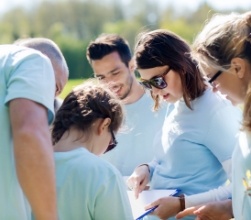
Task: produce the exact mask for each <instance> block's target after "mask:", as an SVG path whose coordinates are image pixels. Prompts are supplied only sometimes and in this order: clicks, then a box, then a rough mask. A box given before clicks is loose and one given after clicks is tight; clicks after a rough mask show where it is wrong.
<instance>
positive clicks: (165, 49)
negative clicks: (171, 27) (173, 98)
mask: <svg viewBox="0 0 251 220" xmlns="http://www.w3.org/2000/svg"><path fill="white" fill-rule="evenodd" d="M135 61H136V68H137V69H150V68H154V67H158V66H165V65H168V66H169V67H170V68H171V69H173V70H174V71H176V72H177V73H178V74H179V75H180V78H181V83H182V88H183V98H184V101H185V103H186V105H187V106H188V107H189V108H190V109H192V107H191V103H190V102H191V100H194V99H195V98H197V97H199V96H201V95H202V94H203V92H204V90H205V82H204V79H203V77H202V75H201V74H200V72H199V70H198V68H197V63H196V62H195V61H194V60H193V59H192V58H191V56H190V47H189V45H188V44H187V43H186V42H185V40H183V39H182V38H180V37H179V36H177V35H176V34H174V33H172V32H170V31H167V30H162V29H158V30H155V31H150V32H146V33H142V34H140V35H139V37H138V41H137V43H136V45H135ZM153 98H154V100H155V109H157V108H158V106H159V99H158V97H153Z"/></svg>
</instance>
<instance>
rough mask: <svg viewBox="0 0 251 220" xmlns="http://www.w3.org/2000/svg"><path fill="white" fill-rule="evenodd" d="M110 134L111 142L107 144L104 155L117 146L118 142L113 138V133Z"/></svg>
mask: <svg viewBox="0 0 251 220" xmlns="http://www.w3.org/2000/svg"><path fill="white" fill-rule="evenodd" d="M111 134H112V142H111V143H109V145H108V147H107V149H106V151H105V153H106V152H108V151H110V150H112V149H113V148H115V147H116V146H117V144H118V142H117V140H116V138H115V135H114V132H113V131H112V130H111Z"/></svg>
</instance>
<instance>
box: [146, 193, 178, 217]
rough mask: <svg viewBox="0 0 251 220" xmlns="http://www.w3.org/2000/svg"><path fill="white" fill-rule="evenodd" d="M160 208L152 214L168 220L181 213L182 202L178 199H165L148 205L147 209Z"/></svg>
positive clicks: (170, 197)
mask: <svg viewBox="0 0 251 220" xmlns="http://www.w3.org/2000/svg"><path fill="white" fill-rule="evenodd" d="M154 206H158V207H157V208H156V209H155V210H154V211H153V212H152V213H151V214H152V215H156V216H158V217H159V218H160V219H167V218H170V217H171V216H174V215H176V214H177V213H178V212H179V211H180V201H179V198H178V197H173V196H168V197H163V198H160V199H158V200H156V201H155V202H153V203H151V204H149V205H147V206H146V207H145V209H146V210H147V209H150V208H152V207H154Z"/></svg>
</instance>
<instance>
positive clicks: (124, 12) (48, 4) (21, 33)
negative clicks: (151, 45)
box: [0, 0, 243, 79]
mask: <svg viewBox="0 0 251 220" xmlns="http://www.w3.org/2000/svg"><path fill="white" fill-rule="evenodd" d="M236 11H237V12H238V10H236ZM216 12H217V11H216V10H215V9H213V8H212V7H211V6H209V5H208V4H207V3H205V2H204V3H203V4H201V5H200V6H199V7H198V9H197V10H195V11H191V10H186V9H184V10H183V11H179V12H178V11H177V10H175V9H174V8H173V7H172V6H166V7H160V5H158V4H157V1H151V0H144V1H133V0H131V1H129V2H128V3H127V4H126V5H125V4H124V3H123V2H122V1H119V0H103V1H100V0H68V1H67V0H57V1H55V0H47V1H41V2H39V3H38V4H33V5H32V7H29V8H24V7H16V8H12V9H11V10H9V11H7V12H5V13H3V14H1V15H0V33H1V35H0V43H1V44H4V43H12V42H14V41H15V40H17V39H18V38H23V37H41V36H42V37H48V38H51V39H52V40H54V41H55V42H56V43H57V44H58V45H59V46H60V48H61V49H62V51H63V53H64V56H65V58H66V61H67V63H68V65H69V69H70V78H71V79H77V78H82V79H83V78H87V77H90V76H92V75H93V74H92V70H91V67H90V66H89V64H88V62H87V60H86V57H85V53H86V47H87V45H88V44H89V42H90V41H91V40H94V39H95V38H96V37H97V36H98V35H100V34H101V33H103V32H106V33H118V34H120V35H122V36H123V37H125V38H126V39H127V40H128V41H129V43H130V46H131V48H132V50H133V45H134V43H135V39H136V37H137V35H138V34H139V33H140V32H142V31H146V30H153V29H156V28H165V29H169V30H171V31H173V32H175V33H177V34H179V35H180V36H181V37H183V38H184V39H186V40H187V41H188V42H189V43H191V42H192V41H193V39H194V37H195V36H196V35H197V33H198V32H199V31H200V29H201V28H202V27H203V24H204V23H205V21H206V20H207V19H208V18H210V17H211V16H212V15H213V14H214V13H216ZM224 12H225V13H229V12H230V11H224ZM224 12H222V11H221V13H224ZM239 12H243V11H240V10H239Z"/></svg>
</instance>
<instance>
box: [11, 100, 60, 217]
mask: <svg viewBox="0 0 251 220" xmlns="http://www.w3.org/2000/svg"><path fill="white" fill-rule="evenodd" d="M9 108H10V110H9V111H10V119H11V126H12V133H13V142H14V155H15V161H16V170H17V176H18V180H19V183H20V185H21V187H22V189H23V191H24V193H25V195H26V197H27V198H28V201H29V202H30V204H31V207H32V211H33V214H34V215H35V218H36V220H56V219H57V209H56V187H55V167H54V160H53V147H52V144H51V138H50V133H49V127H48V122H47V109H46V108H45V107H43V106H42V105H40V104H38V103H35V102H33V101H31V100H27V99H14V100H12V101H10V104H9Z"/></svg>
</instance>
